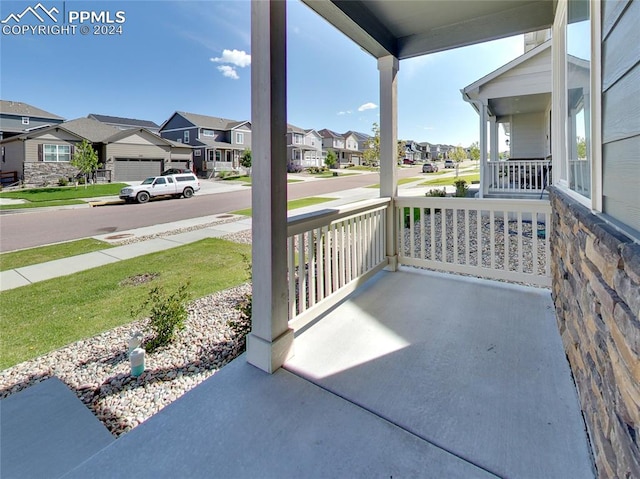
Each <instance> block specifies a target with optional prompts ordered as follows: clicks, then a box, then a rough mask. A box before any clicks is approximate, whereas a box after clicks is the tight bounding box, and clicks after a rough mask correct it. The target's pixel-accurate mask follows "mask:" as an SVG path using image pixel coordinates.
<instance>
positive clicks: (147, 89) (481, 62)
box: [0, 0, 523, 146]
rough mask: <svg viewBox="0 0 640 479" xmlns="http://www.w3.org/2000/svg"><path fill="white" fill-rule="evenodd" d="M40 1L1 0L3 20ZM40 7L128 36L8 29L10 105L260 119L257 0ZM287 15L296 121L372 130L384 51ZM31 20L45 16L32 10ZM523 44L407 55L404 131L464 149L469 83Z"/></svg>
mask: <svg viewBox="0 0 640 479" xmlns="http://www.w3.org/2000/svg"><path fill="white" fill-rule="evenodd" d="M37 3H38V0H33V1H29V2H24V1H19V2H15V1H14V2H12V1H5V0H2V2H0V17H1V18H0V19H2V20H4V19H6V18H7V17H8V16H9V15H10V14H12V13H15V14H19V13H21V12H22V11H24V9H25V8H26V7H29V6H32V7H35V6H36V5H37ZM41 3H42V5H43V6H44V7H45V8H47V9H48V10H50V9H51V8H53V7H56V8H57V9H58V10H59V11H60V12H64V13H66V14H67V15H68V14H69V12H70V11H78V12H79V11H92V12H100V11H105V12H109V14H110V15H111V17H110V18H114V17H115V14H116V12H117V11H122V12H124V13H125V15H124V16H125V21H124V23H122V24H120V26H122V33H121V34H117V35H104V36H103V35H93V34H88V35H82V34H81V33H80V32H79V28H80V26H81V24H79V23H78V24H77V28H78V30H77V31H76V34H75V35H51V34H46V35H32V34H30V33H27V34H24V35H16V34H4V33H3V34H2V37H1V43H0V97H1V98H2V99H3V100H13V101H22V102H26V103H29V104H32V105H34V106H37V107H39V108H42V109H44V110H47V111H50V112H52V113H56V114H58V115H60V116H63V117H65V118H67V119H74V118H78V117H84V116H86V115H88V114H89V113H98V114H104V115H113V116H123V117H129V118H139V119H148V120H153V121H155V122H157V123H159V124H160V123H162V122H163V121H164V120H166V119H167V118H168V117H169V116H170V115H171V114H172V113H173V112H174V111H176V110H180V111H187V112H192V113H199V114H204V115H211V116H220V117H225V118H231V119H236V120H245V119H249V118H250V116H251V100H250V94H251V71H250V69H251V67H250V54H251V51H250V50H251V38H250V3H249V1H245V0H237V1H214V0H211V1H188V0H187V1H168V0H165V1H158V0H155V1H144V0H139V1H104V0H93V1H91V2H76V1H67V2H62V1H46V0H42V1H41ZM287 14H288V18H287V22H288V65H289V72H288V75H289V77H288V119H289V122H290V123H292V124H295V125H297V126H300V127H303V128H315V129H322V128H330V129H332V130H336V131H339V132H344V131H346V130H357V131H362V132H365V133H369V132H370V131H371V126H372V124H373V122H376V121H378V115H379V109H378V104H379V91H378V70H377V63H376V61H375V60H374V58H373V57H371V56H370V55H368V54H367V53H365V52H363V51H362V50H361V49H360V48H359V47H357V46H355V45H354V44H353V43H352V42H351V41H350V40H348V39H347V38H346V37H344V36H343V35H342V34H341V33H339V32H338V31H337V30H335V29H334V28H333V27H332V26H331V25H329V24H327V23H326V22H325V21H324V20H322V19H321V18H319V17H318V16H317V15H316V14H315V13H314V12H313V11H311V10H310V9H309V8H308V7H306V6H305V5H304V4H302V3H299V2H298V1H297V0H292V1H289V2H288V11H287ZM29 15H30V14H29ZM60 15H63V14H62V13H61V14H60ZM21 22H22V24H25V23H31V24H37V23H38V21H37V20H35V19H34V17H32V16H25V17H24V18H23V19H22V21H21ZM49 23H51V22H50V21H49ZM15 24H16V22H15V21H13V20H10V21H9V22H7V23H5V25H15ZM82 25H88V24H86V23H84V24H82ZM114 25H116V26H117V24H114ZM92 28H93V27H92ZM522 51H523V41H522V37H521V36H517V37H512V38H509V39H504V40H499V41H495V42H491V43H487V44H482V45H475V46H471V47H466V48H461V49H457V50H452V51H449V52H442V53H438V54H434V55H429V56H426V57H420V58H415V59H411V60H404V61H402V62H400V72H399V77H398V114H399V120H398V121H399V124H398V136H399V137H400V138H402V139H413V140H416V141H429V142H432V143H447V144H453V145H458V144H460V145H463V146H467V145H469V144H470V143H472V142H473V141H477V140H478V136H479V135H478V115H477V114H476V113H475V111H474V110H473V109H472V107H471V106H470V105H469V104H467V103H465V102H464V101H463V100H462V96H461V94H460V89H461V88H464V87H465V86H467V85H468V84H470V83H472V82H474V81H475V80H477V79H478V78H481V77H482V76H484V75H486V74H487V73H490V72H491V71H493V70H495V69H497V68H499V67H500V66H502V65H503V64H504V63H506V62H508V61H510V60H512V59H513V58H515V57H517V56H518V55H520V54H522Z"/></svg>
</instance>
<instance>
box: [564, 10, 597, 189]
mask: <svg viewBox="0 0 640 479" xmlns="http://www.w3.org/2000/svg"><path fill="white" fill-rule="evenodd" d="M589 3H590V2H589V1H588V0H572V1H570V2H569V3H568V10H567V29H566V55H565V63H566V95H567V97H566V117H567V123H566V128H567V133H566V134H567V159H568V165H567V180H568V186H569V189H571V190H573V191H575V192H576V193H579V194H580V195H582V196H584V197H586V198H591V161H592V158H591V89H590V81H591V31H590V29H591V22H590V12H589Z"/></svg>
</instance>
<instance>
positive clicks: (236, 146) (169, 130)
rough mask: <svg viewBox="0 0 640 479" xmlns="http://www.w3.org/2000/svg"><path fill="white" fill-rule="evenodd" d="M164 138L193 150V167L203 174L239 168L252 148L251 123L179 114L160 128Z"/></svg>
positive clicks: (179, 112) (178, 112)
mask: <svg viewBox="0 0 640 479" xmlns="http://www.w3.org/2000/svg"><path fill="white" fill-rule="evenodd" d="M160 135H161V136H162V137H163V138H167V139H170V140H173V141H177V142H180V143H182V144H185V145H190V146H191V147H192V148H193V165H194V168H195V170H196V173H198V174H200V175H208V174H213V173H215V171H224V170H232V169H237V168H239V166H240V158H241V157H242V154H243V152H244V151H245V150H247V149H251V122H249V121H237V120H229V119H226V118H217V117H214V116H208V115H198V114H195V113H187V112H183V111H176V112H175V113H174V114H173V115H171V117H170V118H169V119H168V120H167V121H165V122H164V123H163V124H162V125H161V126H160Z"/></svg>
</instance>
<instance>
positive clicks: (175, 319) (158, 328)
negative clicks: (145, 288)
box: [132, 283, 189, 352]
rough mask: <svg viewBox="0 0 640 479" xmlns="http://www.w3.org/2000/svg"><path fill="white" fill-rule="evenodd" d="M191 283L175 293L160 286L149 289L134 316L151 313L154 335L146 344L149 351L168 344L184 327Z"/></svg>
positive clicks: (150, 327)
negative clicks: (146, 312)
mask: <svg viewBox="0 0 640 479" xmlns="http://www.w3.org/2000/svg"><path fill="white" fill-rule="evenodd" d="M188 287H189V284H188V283H187V284H183V285H182V286H180V287H179V288H178V289H177V290H176V291H175V292H174V293H171V294H166V293H165V292H164V290H162V289H161V288H159V287H157V286H156V287H154V288H151V289H150V290H149V296H148V298H147V299H146V301H144V303H142V305H141V306H140V308H139V309H138V310H137V311H135V310H134V311H132V316H134V317H137V316H139V315H140V314H141V313H142V312H144V311H148V313H149V326H148V328H149V329H150V330H151V333H152V335H153V337H152V338H151V339H150V340H149V341H148V342H147V343H146V344H145V349H146V350H147V352H153V351H155V350H156V349H158V348H160V347H162V346H166V345H167V344H169V343H170V342H171V341H172V340H173V338H174V337H175V334H176V331H178V330H180V329H183V328H184V322H185V321H186V319H187V315H188V311H187V300H188V298H189V294H188V292H187V288H188Z"/></svg>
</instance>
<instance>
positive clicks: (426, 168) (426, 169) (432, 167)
mask: <svg viewBox="0 0 640 479" xmlns="http://www.w3.org/2000/svg"><path fill="white" fill-rule="evenodd" d="M436 171H438V167H437V166H436V164H435V163H425V164H424V165H422V172H423V173H435V172H436Z"/></svg>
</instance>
